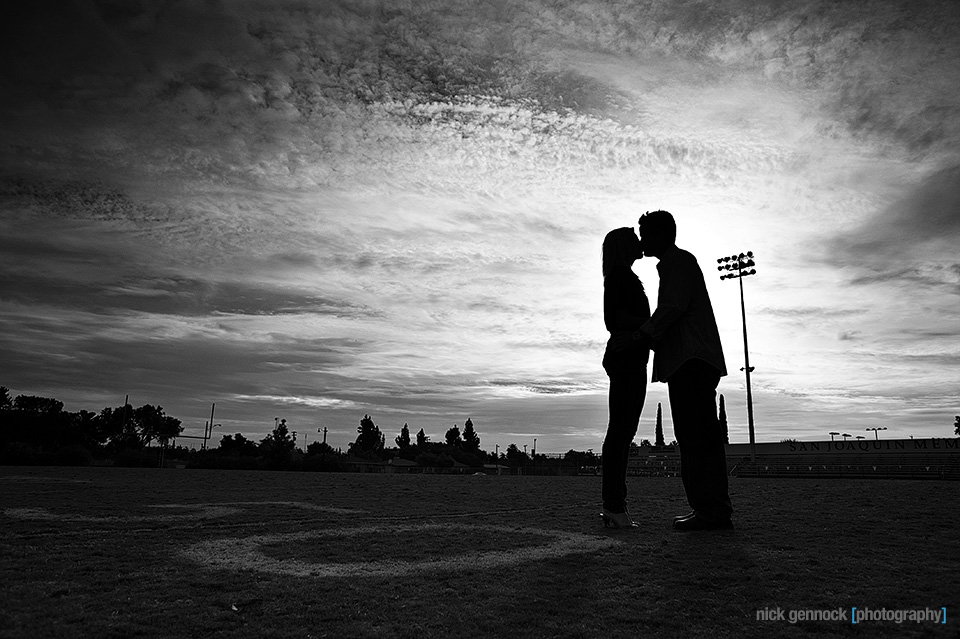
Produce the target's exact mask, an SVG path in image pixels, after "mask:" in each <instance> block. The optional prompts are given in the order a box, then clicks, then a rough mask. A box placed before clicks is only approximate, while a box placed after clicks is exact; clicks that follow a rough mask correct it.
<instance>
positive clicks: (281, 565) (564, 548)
mask: <svg viewBox="0 0 960 639" xmlns="http://www.w3.org/2000/svg"><path fill="white" fill-rule="evenodd" d="M433 530H442V531H449V530H459V531H464V532H472V533H491V532H497V533H511V534H515V535H517V536H519V537H525V536H530V535H533V536H539V537H549V538H553V541H550V542H548V543H545V544H541V545H538V546H528V547H524V548H515V549H512V550H492V551H485V552H476V553H466V554H462V555H455V556H451V557H443V558H436V559H424V560H420V561H403V560H392V559H382V560H377V561H358V562H350V563H315V562H307V561H301V560H298V559H275V558H272V557H269V556H267V555H266V554H264V553H263V551H262V550H261V546H263V545H264V544H270V545H275V544H278V543H295V542H298V541H303V540H306V539H323V538H343V537H351V536H357V535H367V534H375V535H393V534H397V533H409V532H416V533H425V532H429V531H433ZM620 543H621V542H619V541H617V540H616V539H612V538H610V537H595V536H592V535H585V534H582V533H574V532H567V531H562V530H543V529H539V528H515V527H512V526H492V525H469V524H455V523H446V524H390V525H380V526H364V527H359V528H335V529H329V530H314V531H303V532H293V533H283V534H275V535H252V536H249V537H243V538H224V539H214V540H211V541H204V542H200V543H198V544H194V545H192V546H190V547H188V548H187V549H185V550H183V551H181V553H180V554H181V555H182V556H184V557H186V558H188V559H190V560H192V561H195V562H197V563H199V564H201V565H203V566H206V567H208V568H215V569H225V570H237V571H239V570H253V571H256V572H265V573H272V574H277V575H286V576H294V577H399V576H403V575H410V574H416V573H425V572H439V571H457V570H464V569H476V568H497V567H501V566H513V565H516V564H518V563H521V562H527V561H537V560H542V559H548V558H553V557H562V556H565V555H570V554H576V553H588V552H593V551H596V550H602V549H605V548H611V547H613V546H616V545H618V544H620Z"/></svg>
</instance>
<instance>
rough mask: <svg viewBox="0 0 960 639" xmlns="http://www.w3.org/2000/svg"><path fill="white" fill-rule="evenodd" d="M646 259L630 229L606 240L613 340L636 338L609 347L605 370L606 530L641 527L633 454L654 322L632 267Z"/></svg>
mask: <svg viewBox="0 0 960 639" xmlns="http://www.w3.org/2000/svg"><path fill="white" fill-rule="evenodd" d="M641 257H643V253H642V251H641V250H640V240H639V239H638V238H637V234H636V233H635V232H634V230H633V229H632V228H630V227H624V228H620V229H615V230H613V231H610V232H609V233H607V236H606V237H605V238H604V239H603V260H602V262H603V322H604V324H606V326H607V330H608V331H609V332H610V335H611V337H612V336H614V335H618V334H621V333H626V334H629V335H630V336H631V337H632V338H633V339H632V341H631V342H630V346H629V347H627V348H623V349H619V350H613V349H611V347H610V345H609V343H608V345H607V350H606V352H605V353H604V355H603V368H604V370H605V371H606V372H607V376H609V377H610V399H609V422H608V424H607V434H606V437H604V439H603V483H602V489H601V490H602V494H603V512H601V513H600V516H601V517H602V518H603V523H604V525H605V526H614V527H617V528H630V527H634V526H636V524H635V523H634V522H633V520H632V519H631V518H630V513H629V512H628V511H627V455H628V454H629V451H630V442H632V441H633V438H634V436H636V434H637V427H638V425H639V423H640V412H641V411H642V410H643V400H644V399H645V398H646V395H647V360H648V359H649V357H650V344H649V340H648V339H647V338H646V337H644V335H643V333H640V332H639V329H640V327H641V326H642V325H643V324H644V323H645V322H646V321H647V320H648V319H650V304H649V303H648V302H647V295H646V293H645V292H644V290H643V284H642V283H641V282H640V279H639V278H638V277H637V276H636V274H635V273H634V272H633V270H632V269H631V267H632V266H633V263H634V261H635V260H638V259H640V258H641Z"/></svg>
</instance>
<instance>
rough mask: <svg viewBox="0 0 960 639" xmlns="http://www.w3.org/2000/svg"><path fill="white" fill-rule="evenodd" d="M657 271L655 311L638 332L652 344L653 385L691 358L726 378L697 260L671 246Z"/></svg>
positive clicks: (725, 370) (717, 337)
mask: <svg viewBox="0 0 960 639" xmlns="http://www.w3.org/2000/svg"><path fill="white" fill-rule="evenodd" d="M657 271H658V272H659V273H660V290H659V292H658V294H657V310H656V311H654V312H653V316H652V317H651V318H650V320H649V321H648V322H647V323H645V324H644V325H643V326H642V327H641V329H640V330H642V331H643V332H645V333H646V334H648V335H649V336H650V337H651V338H652V340H653V352H654V355H653V375H652V381H655V382H665V381H667V379H668V378H669V377H670V376H671V375H672V374H673V373H675V372H676V370H677V369H678V368H680V365H681V364H683V363H684V362H686V361H687V360H690V359H694V358H697V359H702V360H704V361H705V362H707V363H708V364H710V365H712V366H713V367H714V368H716V369H717V370H718V371H720V375H721V376H723V375H726V374H727V366H726V363H725V361H724V359H723V347H722V346H721V345H720V332H719V330H717V320H716V318H715V317H714V315H713V306H712V305H711V304H710V296H709V295H708V294H707V285H706V283H705V282H704V280H703V272H702V271H701V270H700V266H699V265H698V264H697V258H695V257H694V256H693V255H692V254H690V253H688V252H687V251H684V250H683V249H681V248H677V247H676V246H674V247H671V248H670V249H668V250H667V251H666V252H665V253H664V254H663V256H661V257H660V262H659V263H658V264H657Z"/></svg>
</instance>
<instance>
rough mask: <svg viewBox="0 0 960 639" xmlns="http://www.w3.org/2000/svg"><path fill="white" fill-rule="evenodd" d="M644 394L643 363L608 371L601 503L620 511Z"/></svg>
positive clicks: (624, 504) (644, 372)
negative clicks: (639, 366) (634, 367)
mask: <svg viewBox="0 0 960 639" xmlns="http://www.w3.org/2000/svg"><path fill="white" fill-rule="evenodd" d="M646 396H647V370H646V367H644V368H643V369H641V370H639V371H636V372H629V373H614V374H611V375H610V400H609V407H610V408H609V410H610V421H609V422H608V423H607V435H606V437H604V438H603V450H602V455H603V481H602V486H601V493H602V495H603V507H604V508H606V509H607V510H609V511H610V512H613V513H622V512H623V511H624V510H626V507H627V456H628V455H629V454H630V442H632V441H633V438H634V437H635V436H636V434H637V426H638V425H639V423H640V412H641V411H642V410H643V401H644V399H646Z"/></svg>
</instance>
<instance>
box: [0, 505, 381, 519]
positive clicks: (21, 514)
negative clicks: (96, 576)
mask: <svg viewBox="0 0 960 639" xmlns="http://www.w3.org/2000/svg"><path fill="white" fill-rule="evenodd" d="M261 505H274V506H289V507H292V508H299V509H302V510H309V511H315V512H324V513H331V514H334V515H356V514H362V513H363V512H364V511H362V510H352V509H349V508H334V507H328V506H317V505H315V504H308V503H304V502H298V501H235V502H222V503H210V504H148V505H147V507H148V508H168V509H183V510H191V511H194V512H186V513H179V514H162V515H108V516H101V517H93V516H89V515H79V514H75V513H74V514H60V513H53V512H50V511H49V510H46V509H44V508H7V509H5V510H4V511H3V514H4V515H6V516H7V517H12V518H14V519H24V520H28V521H63V522H75V523H111V522H112V523H118V522H122V523H143V522H151V521H152V522H163V521H199V520H203V519H216V518H220V517H228V516H230V515H236V514H237V513H240V512H242V511H243V509H242V508H241V506H261Z"/></svg>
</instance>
